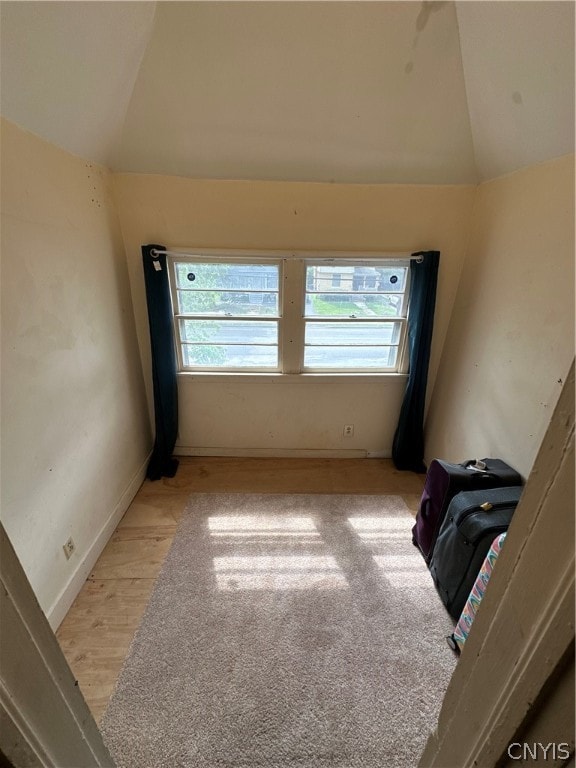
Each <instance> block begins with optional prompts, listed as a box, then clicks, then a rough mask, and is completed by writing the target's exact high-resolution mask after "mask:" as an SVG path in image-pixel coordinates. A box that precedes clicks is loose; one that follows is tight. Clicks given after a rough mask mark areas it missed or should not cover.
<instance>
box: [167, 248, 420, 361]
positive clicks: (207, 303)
mask: <svg viewBox="0 0 576 768" xmlns="http://www.w3.org/2000/svg"><path fill="white" fill-rule="evenodd" d="M169 263H170V278H171V289H172V302H173V309H174V326H175V337H176V344H177V348H178V357H179V362H180V369H181V370H182V371H230V372H233V371H240V372H242V371H243V372H246V371H252V372H266V371H268V372H287V373H308V372H310V373H314V372H322V371H325V372H347V373H350V372H398V371H401V370H402V365H403V358H404V355H403V350H404V344H405V331H406V318H407V313H408V301H407V297H408V279H409V261H408V260H407V259H405V260H395V261H391V260H389V259H388V260H382V261H380V260H366V259H350V258H346V259H340V258H339V259H330V260H327V259H307V258H302V259H297V258H291V259H287V258H286V259H283V258H279V259H264V258H250V257H237V258H233V257H232V256H231V255H230V254H223V255H222V256H214V255H208V256H207V255H204V254H202V255H199V256H198V257H197V258H196V257H190V256H188V255H186V256H184V255H183V256H182V257H179V256H173V257H172V258H171V260H170V262H169Z"/></svg>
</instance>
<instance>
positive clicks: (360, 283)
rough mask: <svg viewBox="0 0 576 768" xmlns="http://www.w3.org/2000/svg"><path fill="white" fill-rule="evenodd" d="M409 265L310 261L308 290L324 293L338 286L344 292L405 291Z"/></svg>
mask: <svg viewBox="0 0 576 768" xmlns="http://www.w3.org/2000/svg"><path fill="white" fill-rule="evenodd" d="M407 273H408V267H396V266H392V265H391V266H389V267H388V266H381V265H380V266H373V267H372V266H366V265H359V266H350V265H344V264H342V265H339V264H334V265H327V264H310V265H309V266H307V267H306V290H307V291H314V292H317V293H323V292H324V291H330V290H332V289H333V288H334V287H338V289H339V290H341V291H343V292H350V291H360V292H364V293H365V292H367V291H379V292H384V293H403V292H404V289H405V287H406V276H407Z"/></svg>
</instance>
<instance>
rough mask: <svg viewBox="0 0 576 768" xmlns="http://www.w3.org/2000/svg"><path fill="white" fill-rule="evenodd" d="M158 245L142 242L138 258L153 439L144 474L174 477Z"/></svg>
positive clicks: (169, 338)
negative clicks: (147, 328) (147, 336)
mask: <svg viewBox="0 0 576 768" xmlns="http://www.w3.org/2000/svg"><path fill="white" fill-rule="evenodd" d="M165 250H166V249H165V248H164V246H162V245H143V246H142V260H143V266H144V281H145V284H146V302H147V305H148V323H149V326H150V348H151V351H152V381H153V384H154V422H155V430H156V434H155V440H154V449H153V451H152V456H151V458H150V462H149V464H148V470H147V473H146V476H147V477H148V478H149V479H150V480H159V479H160V478H161V477H174V475H175V474H176V470H177V468H178V461H177V459H175V458H174V457H173V456H172V452H173V451H174V445H175V443H176V438H177V436H178V387H177V380H176V373H177V370H178V368H177V363H176V352H175V347H174V330H173V325H172V305H171V299H170V285H169V282H168V270H167V266H166V254H163V253H157V252H158V251H165Z"/></svg>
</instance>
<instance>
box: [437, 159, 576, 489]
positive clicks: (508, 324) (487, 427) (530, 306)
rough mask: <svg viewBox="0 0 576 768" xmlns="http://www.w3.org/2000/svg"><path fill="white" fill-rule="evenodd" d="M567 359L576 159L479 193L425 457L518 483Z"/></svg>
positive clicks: (523, 173)
mask: <svg viewBox="0 0 576 768" xmlns="http://www.w3.org/2000/svg"><path fill="white" fill-rule="evenodd" d="M573 355H574V156H573V155H569V156H566V157H564V158H560V159H558V160H554V161H551V162H548V163H544V164H542V165H538V166H533V167H532V168H528V169H525V170H522V171H518V172H516V173H513V174H510V175H508V176H503V177H501V178H499V179H496V180H494V181H491V182H488V183H486V184H483V185H481V186H480V188H479V190H478V200H477V204H476V207H475V212H474V218H473V225H472V231H471V237H470V246H469V250H468V254H467V258H466V263H465V267H464V270H463V272H462V278H461V281H460V287H459V290H458V297H457V301H456V304H455V306H454V311H453V313H452V319H451V321H450V329H449V333H448V336H447V339H446V344H445V347H444V351H443V354H442V360H441V363H440V368H439V375H438V377H437V379H436V384H435V388H434V393H433V397H432V401H431V405H430V410H429V416H428V421H427V424H426V452H427V458H428V460H430V459H431V458H433V457H434V456H440V457H444V458H447V459H452V460H458V461H461V460H463V459H465V458H470V457H480V456H500V457H502V458H503V459H505V460H507V461H508V462H509V463H510V464H512V465H513V466H514V467H515V468H516V469H518V470H519V471H520V472H521V473H522V474H524V475H525V476H526V475H528V473H529V472H530V468H531V467H532V463H533V461H534V457H535V456H536V452H537V450H538V447H539V445H540V442H541V440H542V438H543V436H544V433H545V430H546V427H547V426H548V423H549V421H550V418H551V415H552V410H553V409H554V406H555V404H556V401H557V399H558V396H559V394H560V392H561V389H562V384H563V382H564V381H565V377H566V373H567V371H568V368H569V367H570V363H571V361H572V357H573Z"/></svg>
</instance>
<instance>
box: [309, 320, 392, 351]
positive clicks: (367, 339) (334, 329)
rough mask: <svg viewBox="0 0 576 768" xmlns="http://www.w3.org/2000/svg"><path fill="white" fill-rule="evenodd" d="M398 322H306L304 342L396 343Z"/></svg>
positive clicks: (345, 343) (335, 343) (342, 344)
mask: <svg viewBox="0 0 576 768" xmlns="http://www.w3.org/2000/svg"><path fill="white" fill-rule="evenodd" d="M399 342H400V323H356V322H354V321H353V320H351V321H350V322H347V323H323V322H307V323H306V344H319V345H328V344H330V345H332V344H334V345H339V346H345V345H347V344H351V345H355V344H374V345H379V344H398V343H399Z"/></svg>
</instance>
